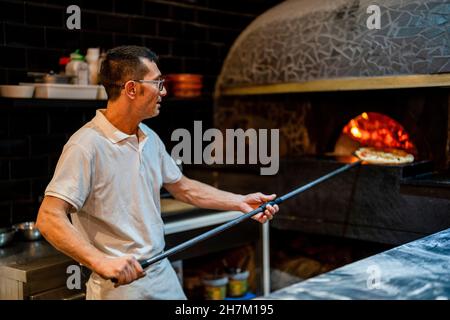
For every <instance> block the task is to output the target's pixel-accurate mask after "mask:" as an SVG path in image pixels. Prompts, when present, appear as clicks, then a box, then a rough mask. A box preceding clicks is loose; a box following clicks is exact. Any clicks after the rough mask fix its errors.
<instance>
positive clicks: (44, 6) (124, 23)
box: [0, 0, 280, 226]
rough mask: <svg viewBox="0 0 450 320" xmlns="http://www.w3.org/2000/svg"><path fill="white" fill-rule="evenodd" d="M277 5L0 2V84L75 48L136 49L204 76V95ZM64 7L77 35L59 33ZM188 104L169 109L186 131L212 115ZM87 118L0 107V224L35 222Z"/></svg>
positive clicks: (87, 113)
mask: <svg viewBox="0 0 450 320" xmlns="http://www.w3.org/2000/svg"><path fill="white" fill-rule="evenodd" d="M279 2H280V0H239V1H237V0H230V1H219V0H185V1H181V0H178V1H177V0H172V1H163V0H160V1H144V0H110V1H95V0H89V1H85V0H83V1H73V0H70V1H69V0H40V1H14V0H0V84H2V83H9V84H15V83H18V82H20V81H24V80H25V79H26V72H27V71H49V70H51V69H53V70H57V68H58V59H59V57H60V56H62V55H67V54H69V53H70V52H72V51H73V50H75V49H77V48H79V49H81V50H82V51H85V50H86V49H87V48H89V47H101V48H102V49H108V48H111V47H114V46H118V45H125V44H136V45H145V46H148V47H150V48H152V49H153V50H154V51H155V52H156V53H157V54H158V55H159V56H160V63H161V70H162V71H163V72H164V73H171V72H176V73H179V72H192V73H201V74H204V75H205V85H206V91H207V92H208V91H209V92H211V91H212V88H213V86H214V82H215V80H216V78H217V75H218V73H219V71H220V67H221V66H222V63H223V60H224V58H225V56H226V54H227V52H228V49H229V48H230V46H231V44H232V43H233V41H234V39H235V38H236V37H237V36H238V35H239V33H240V32H241V31H242V30H243V29H244V28H245V27H246V26H247V25H248V24H249V23H250V22H251V21H252V20H253V19H254V18H255V17H256V16H257V15H259V14H261V13H262V12H263V11H265V10H266V9H268V8H270V7H271V6H273V5H275V4H276V3H279ZM70 4H77V5H79V6H80V8H81V30H79V31H69V30H67V29H66V28H65V20H66V18H67V16H68V15H67V14H66V12H65V10H66V8H67V6H68V5H70ZM203 104H205V103H203ZM190 107H191V106H187V105H183V106H181V107H180V108H184V109H185V110H190V111H186V113H185V115H180V114H181V113H176V112H175V113H176V114H178V115H179V117H177V119H176V120H177V121H176V126H177V127H180V126H183V125H184V126H185V127H190V126H192V121H193V118H195V119H197V120H201V119H203V118H206V117H209V116H210V112H212V111H211V110H212V109H210V110H209V111H204V110H205V108H207V107H205V108H203V107H202V108H203V109H201V110H203V111H201V110H200V111H198V110H197V111H192V110H194V108H190ZM211 108H212V105H211ZM172 112H174V111H172ZM94 113H95V108H92V107H91V108H71V107H67V108H46V107H42V108H32V107H29V108H28V107H25V108H12V107H6V106H4V105H3V104H0V226H4V225H8V224H11V223H15V222H19V221H24V220H28V219H34V217H35V215H36V213H37V210H38V208H39V200H40V199H39V198H40V197H41V195H42V194H43V191H44V189H45V187H46V185H47V183H48V182H49V180H50V178H51V176H52V174H53V171H54V167H55V165H56V161H57V160H58V157H59V154H60V152H61V149H62V146H63V145H64V143H65V142H66V140H67V138H68V137H69V136H70V135H71V134H72V133H73V132H75V131H76V130H77V129H78V128H79V127H81V126H82V125H83V124H84V123H85V122H86V121H88V120H89V119H90V118H91V117H92V116H93V115H94ZM192 114H195V115H192ZM170 118H172V120H173V119H174V117H173V116H171V117H170V116H167V117H163V116H161V117H158V119H157V120H158V121H157V123H158V125H159V127H160V128H166V127H167V126H166V123H164V122H165V121H169V120H168V119H170ZM181 119H183V121H186V122H189V123H186V124H183V121H182V120H181ZM203 120H204V119H203ZM161 131H163V130H161ZM166 131H167V130H166ZM157 132H158V131H157ZM162 136H163V137H164V134H162Z"/></svg>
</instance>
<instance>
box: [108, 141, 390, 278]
mask: <svg viewBox="0 0 450 320" xmlns="http://www.w3.org/2000/svg"><path fill="white" fill-rule="evenodd" d="M358 150H359V149H358ZM358 150H357V151H358ZM357 154H358V155H359V156H358V155H357ZM354 156H355V157H356V158H357V159H358V160H356V161H354V162H351V163H348V164H345V165H343V166H341V167H340V168H338V169H336V170H334V171H331V172H329V173H327V174H325V175H323V176H322V177H320V178H318V179H316V180H313V181H311V182H309V183H307V184H305V185H303V186H301V187H298V188H296V189H294V190H292V191H290V192H288V193H286V194H285V195H283V196H281V197H278V198H276V199H274V200H272V201H269V202H267V203H265V204H262V205H261V206H259V207H258V208H256V209H255V210H253V211H250V212H247V213H245V214H243V215H242V216H240V217H238V218H236V219H233V220H231V221H229V222H226V223H224V224H222V225H220V226H218V227H216V228H213V229H211V230H209V231H207V232H205V233H202V234H200V235H198V236H196V237H194V238H192V239H190V240H188V241H186V242H183V243H181V244H179V245H176V246H175V247H172V248H170V249H169V250H167V251H164V252H162V253H160V254H157V255H156V256H154V257H151V258H149V259H145V260H140V261H139V263H140V265H141V266H142V268H143V269H145V268H147V267H148V266H150V265H152V264H154V263H156V262H158V261H161V260H163V259H165V258H167V257H169V256H172V255H174V254H176V253H178V252H180V251H182V250H185V249H187V248H189V247H192V246H193V245H195V244H197V243H199V242H201V241H204V240H206V239H208V238H211V237H213V236H216V235H218V234H219V233H222V232H223V231H225V230H227V229H229V228H231V227H234V226H235V225H237V224H239V223H241V222H242V221H244V220H247V219H250V218H251V217H253V216H255V215H257V214H258V213H261V212H264V210H265V209H266V206H268V205H271V206H274V205H279V204H281V203H283V202H284V201H286V200H288V199H290V198H292V197H295V196H297V195H299V194H300V193H302V192H305V191H306V190H309V189H311V188H312V187H314V186H316V185H318V184H319V183H322V182H324V181H326V180H328V179H330V178H332V177H334V176H336V175H338V174H341V173H343V172H346V171H348V170H350V169H352V168H354V167H357V166H359V165H360V164H361V163H363V162H364V163H367V164H386V163H381V162H377V161H371V160H370V159H366V158H364V156H363V155H361V154H360V153H358V152H355V153H354ZM111 281H112V282H114V283H117V279H115V278H113V279H111Z"/></svg>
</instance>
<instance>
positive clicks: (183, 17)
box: [0, 0, 281, 91]
mask: <svg viewBox="0 0 450 320" xmlns="http://www.w3.org/2000/svg"><path fill="white" fill-rule="evenodd" d="M279 2H281V1H280V0H240V1H238V0H231V1H218V0H184V1H182V0H170V1H164V0H156V1H149V0H147V1H146V0H109V1H94V0H78V1H76V0H75V1H72V0H71V1H69V0H67V1H66V0H40V1H15V0H0V21H1V22H0V83H11V84H14V83H17V82H19V81H23V80H24V79H25V75H26V71H49V70H51V69H52V70H58V59H59V57H60V56H62V55H68V54H69V53H70V52H72V51H74V50H75V49H77V48H79V49H81V50H82V51H83V52H85V50H86V49H87V48H89V47H101V48H103V49H108V48H111V47H114V46H118V45H124V44H135V45H145V46H148V47H150V48H151V49H153V50H154V51H155V52H156V53H157V54H158V55H159V56H160V58H161V67H162V71H163V72H164V73H172V72H176V73H179V72H190V73H201V74H204V75H206V76H207V77H206V85H207V86H208V88H207V89H209V91H211V89H212V88H213V85H214V81H215V78H216V76H217V75H218V73H219V71H220V68H221V66H222V63H223V60H224V58H225V56H226V54H227V52H228V49H229V47H230V46H231V44H232V43H233V41H234V40H235V38H236V37H237V36H238V35H239V33H240V32H241V31H242V30H243V29H244V28H245V27H246V26H247V25H248V24H249V23H250V22H251V21H252V20H253V19H254V18H255V17H256V16H258V15H259V14H261V13H262V12H264V11H265V10H266V9H268V8H270V7H272V6H273V5H275V4H276V3H279ZM71 4H77V5H78V6H79V7H80V8H81V30H68V29H67V28H66V19H67V18H68V17H69V14H67V13H66V8H67V6H69V5H71Z"/></svg>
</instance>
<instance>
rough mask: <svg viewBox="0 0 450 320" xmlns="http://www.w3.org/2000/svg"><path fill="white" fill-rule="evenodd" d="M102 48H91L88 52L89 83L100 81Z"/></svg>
mask: <svg viewBox="0 0 450 320" xmlns="http://www.w3.org/2000/svg"><path fill="white" fill-rule="evenodd" d="M99 58H100V48H89V49H88V50H87V54H86V61H87V63H88V65H89V84H97V83H98V73H99V71H100V69H99V66H100V65H99Z"/></svg>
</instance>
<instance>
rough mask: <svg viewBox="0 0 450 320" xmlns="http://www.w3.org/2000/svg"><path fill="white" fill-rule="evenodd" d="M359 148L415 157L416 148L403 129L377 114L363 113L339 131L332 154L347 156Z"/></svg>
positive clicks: (392, 120)
mask: <svg viewBox="0 0 450 320" xmlns="http://www.w3.org/2000/svg"><path fill="white" fill-rule="evenodd" d="M360 147H373V148H380V149H382V148H396V149H401V150H404V151H406V152H408V153H411V154H413V155H414V156H415V157H416V156H417V148H416V146H415V144H414V142H413V141H412V139H411V137H410V135H409V134H408V132H406V130H405V129H404V127H403V126H402V125H401V124H400V123H399V122H397V121H395V120H394V119H392V118H390V117H388V116H386V115H384V114H381V113H378V112H363V113H362V114H360V115H358V116H357V117H355V118H353V119H351V120H350V121H349V122H348V123H347V124H346V125H345V126H344V128H343V129H342V131H341V134H340V136H339V138H338V140H337V142H336V145H335V148H334V154H335V155H339V156H348V155H351V154H352V153H353V152H354V151H355V150H357V149H358V148H360Z"/></svg>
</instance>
